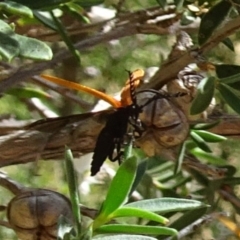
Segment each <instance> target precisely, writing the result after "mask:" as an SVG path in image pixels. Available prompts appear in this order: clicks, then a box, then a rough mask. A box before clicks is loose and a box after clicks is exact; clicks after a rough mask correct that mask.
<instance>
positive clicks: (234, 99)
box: [218, 83, 240, 114]
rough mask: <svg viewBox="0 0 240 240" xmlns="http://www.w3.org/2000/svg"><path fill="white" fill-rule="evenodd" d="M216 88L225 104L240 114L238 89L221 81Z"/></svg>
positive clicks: (239, 92)
mask: <svg viewBox="0 0 240 240" xmlns="http://www.w3.org/2000/svg"><path fill="white" fill-rule="evenodd" d="M218 90H219V92H220V93H221V95H222V97H223V98H224V100H225V101H226V102H227V104H228V105H229V106H230V107H231V108H232V109H233V110H234V111H236V112H237V113H239V114H240V91H238V90H235V89H234V88H232V87H230V86H228V85H226V84H223V83H221V84H219V85H218Z"/></svg>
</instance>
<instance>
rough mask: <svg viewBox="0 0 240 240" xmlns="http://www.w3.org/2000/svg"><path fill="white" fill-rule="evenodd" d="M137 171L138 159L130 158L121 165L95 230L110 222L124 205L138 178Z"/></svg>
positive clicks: (96, 220)
mask: <svg viewBox="0 0 240 240" xmlns="http://www.w3.org/2000/svg"><path fill="white" fill-rule="evenodd" d="M136 170H137V159H136V157H131V158H128V159H127V160H125V161H124V162H123V163H122V164H121V165H120V167H119V169H118V171H117V173H116V175H115V177H114V178H113V180H112V182H111V185H110V187H109V190H108V193H107V196H106V199H105V201H104V202H103V205H102V208H101V210H100V213H99V215H98V217H97V218H96V219H95V220H94V222H93V228H94V229H95V228H97V227H99V226H100V225H102V224H104V223H105V222H106V221H108V220H109V218H110V217H111V216H110V215H111V214H112V213H113V212H114V211H116V210H117V209H118V208H119V207H120V206H121V205H123V204H124V202H125V201H126V199H127V197H128V194H129V192H130V190H131V188H132V184H133V182H134V179H135V176H136Z"/></svg>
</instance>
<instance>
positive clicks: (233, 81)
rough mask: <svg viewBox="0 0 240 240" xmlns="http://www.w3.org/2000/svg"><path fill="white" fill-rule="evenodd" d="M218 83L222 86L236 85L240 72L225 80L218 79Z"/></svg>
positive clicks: (239, 79)
mask: <svg viewBox="0 0 240 240" xmlns="http://www.w3.org/2000/svg"><path fill="white" fill-rule="evenodd" d="M219 82H220V83H224V84H231V83H238V82H240V72H238V73H237V74H234V75H231V76H228V77H225V78H220V79H219Z"/></svg>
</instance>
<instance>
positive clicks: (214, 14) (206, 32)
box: [198, 0, 232, 45]
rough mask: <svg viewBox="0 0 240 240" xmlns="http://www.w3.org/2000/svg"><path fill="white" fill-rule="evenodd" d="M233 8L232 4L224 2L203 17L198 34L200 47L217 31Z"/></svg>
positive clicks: (223, 0)
mask: <svg viewBox="0 0 240 240" xmlns="http://www.w3.org/2000/svg"><path fill="white" fill-rule="evenodd" d="M231 7H232V4H231V3H230V2H228V1H225V0H222V1H221V2H219V3H217V4H216V5H215V6H213V7H212V8H210V10H209V11H208V12H207V13H206V14H205V15H204V16H203V18H202V21H201V23H200V27H199V33H198V43H199V44H200V45H202V44H204V43H205V42H206V41H207V40H208V39H209V37H210V36H211V35H212V33H213V32H214V31H215V29H216V28H217V27H218V26H219V25H220V24H221V23H222V22H223V21H224V19H225V18H226V17H227V15H228V13H229V11H230V9H231ZM220 13H221V14H220Z"/></svg>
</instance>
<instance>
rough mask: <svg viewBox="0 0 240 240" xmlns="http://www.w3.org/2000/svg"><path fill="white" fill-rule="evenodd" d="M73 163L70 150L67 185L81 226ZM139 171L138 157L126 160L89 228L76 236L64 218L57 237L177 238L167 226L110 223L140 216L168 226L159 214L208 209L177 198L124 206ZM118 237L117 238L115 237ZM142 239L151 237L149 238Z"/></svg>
mask: <svg viewBox="0 0 240 240" xmlns="http://www.w3.org/2000/svg"><path fill="white" fill-rule="evenodd" d="M72 160H73V157H72V155H71V152H70V150H69V149H67V150H66V170H67V179H68V186H69V191H70V196H71V202H72V208H73V213H74V215H75V223H76V225H78V224H80V223H81V218H80V216H79V212H80V210H79V206H80V201H79V199H80V198H79V196H78V189H77V187H76V180H75V179H76V177H75V172H74V169H73V166H72ZM136 172H137V159H136V157H130V158H128V159H127V160H125V161H124V162H123V163H122V164H121V166H120V167H119V169H118V171H117V173H116V175H115V176H114V178H113V180H112V182H111V184H110V187H109V190H108V193H107V196H106V199H105V201H104V202H103V203H102V206H101V208H100V210H99V212H98V215H97V217H96V218H95V219H94V220H93V222H92V224H90V225H88V226H87V228H85V229H82V230H80V226H78V227H77V229H76V233H75V234H74V233H73V227H71V226H70V225H69V223H68V221H67V220H65V219H64V218H61V219H60V220H59V230H58V238H59V239H61V240H63V239H65V240H68V239H69V240H70V239H92V236H93V239H98V235H99V234H100V236H101V234H126V235H121V236H122V238H123V237H124V238H123V239H129V237H131V235H128V234H136V235H137V236H138V237H139V239H141V237H143V236H141V234H143V235H170V236H171V235H174V236H176V235H177V231H176V230H175V229H174V228H169V227H165V226H158V225H157V226H151V225H136V224H121V223H114V224H111V223H108V222H110V221H112V220H113V219H114V220H115V219H116V218H119V217H128V218H129V217H139V218H144V219H147V220H151V221H153V222H156V223H158V224H159V223H160V224H164V225H166V224H167V223H168V219H167V218H165V217H163V216H161V215H158V214H159V213H169V212H178V211H189V210H193V209H195V210H196V209H200V208H203V209H206V207H207V206H206V205H205V204H203V203H201V202H199V201H196V200H190V199H175V198H158V199H149V200H142V201H137V202H133V203H129V204H125V203H126V201H128V198H129V193H130V190H131V189H132V185H133V182H134V178H135V176H136ZM116 189H117V191H116ZM77 212H78V213H77ZM157 213H158V214H157ZM193 219H194V217H193ZM183 225H184V224H183ZM81 233H82V234H81ZM80 235H81V237H80ZM95 235H96V237H95ZM117 236H118V235H116V237H117ZM79 237H80V238H79ZM130 239H131V238H130ZM137 239H138V238H137ZM143 239H151V238H149V237H146V238H143ZM152 239H156V238H152Z"/></svg>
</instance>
